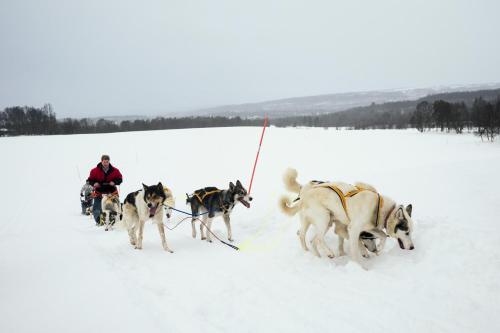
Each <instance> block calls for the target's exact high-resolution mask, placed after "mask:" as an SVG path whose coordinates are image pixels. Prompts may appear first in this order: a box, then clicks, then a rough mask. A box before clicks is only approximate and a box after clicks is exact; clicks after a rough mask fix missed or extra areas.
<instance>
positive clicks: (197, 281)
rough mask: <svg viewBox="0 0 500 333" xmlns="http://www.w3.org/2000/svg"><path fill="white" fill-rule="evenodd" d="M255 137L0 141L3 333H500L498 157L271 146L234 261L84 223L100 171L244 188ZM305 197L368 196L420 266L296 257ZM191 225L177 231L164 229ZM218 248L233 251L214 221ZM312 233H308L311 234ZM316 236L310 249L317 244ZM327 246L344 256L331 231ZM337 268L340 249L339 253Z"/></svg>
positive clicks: (242, 214)
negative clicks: (287, 183)
mask: <svg viewBox="0 0 500 333" xmlns="http://www.w3.org/2000/svg"><path fill="white" fill-rule="evenodd" d="M260 133H261V129H260V128H224V129H195V130H191V129H190V130H175V131H174V130H173V131H154V132H134V133H118V134H100V135H73V136H47V137H16V138H0V156H1V158H2V163H1V164H0V174H1V175H2V185H3V191H1V192H0V207H1V214H2V219H1V222H0V236H1V241H0V253H1V255H0V313H1V319H0V332H5V333H10V332H16V333H17V332H84V333H89V332H108V333H111V332H137V331H139V332H148V333H149V332H162V333H165V332H201V331H203V332H237V333H242V332H320V331H321V332H362V331H364V332H499V331H500V317H499V316H498V314H499V313H500V305H499V303H500V250H499V244H500V242H499V241H500V232H498V228H499V227H500V219H499V216H500V201H499V199H500V196H499V194H498V193H497V191H498V190H497V189H498V188H500V171H499V170H500V142H499V141H497V142H495V143H486V142H484V143H483V142H481V140H480V139H479V138H478V137H475V136H472V135H469V134H466V135H454V134H440V133H426V134H421V133H418V132H416V131H412V130H407V131H396V130H391V131H388V130H386V131H336V130H334V129H330V130H324V129H277V128H269V129H268V130H267V131H266V137H265V139H264V144H263V147H262V151H261V156H260V162H259V165H258V168H257V172H256V176H255V181H254V184H253V189H252V196H253V197H254V200H253V201H252V202H251V204H252V207H251V208H250V209H246V208H245V207H243V206H242V205H238V206H237V207H236V208H235V210H234V212H233V215H232V227H233V237H234V238H235V242H234V244H235V245H238V246H240V247H241V251H235V250H233V249H231V248H229V247H227V246H224V245H223V244H221V243H219V242H217V241H215V242H214V243H212V244H209V243H207V242H202V241H201V240H199V239H196V240H194V239H192V237H191V227H190V224H189V223H185V224H181V225H180V226H179V228H177V229H175V230H173V231H169V230H167V241H168V243H169V246H170V248H171V249H173V250H174V252H175V253H173V254H170V253H167V252H165V251H163V249H162V247H161V245H160V240H159V235H158V232H157V229H156V227H154V226H153V225H151V223H149V222H148V223H147V224H146V228H145V235H144V244H143V246H144V248H143V250H141V251H139V250H134V249H133V248H132V246H131V245H130V244H129V242H128V236H127V234H126V232H125V231H123V230H114V231H112V232H105V231H104V230H103V229H102V228H98V227H96V226H95V225H94V223H93V222H92V221H91V219H90V218H89V217H87V216H82V215H80V203H79V190H80V187H81V185H82V184H83V182H84V180H85V178H86V177H87V176H88V172H89V170H90V169H91V167H93V166H95V165H96V164H97V162H98V160H99V157H100V155H101V154H103V153H107V154H110V155H111V163H112V164H113V165H115V166H116V167H118V168H119V169H120V170H121V171H122V173H123V175H124V182H123V184H122V186H121V188H120V192H121V197H122V199H123V198H124V197H125V195H126V194H127V193H129V192H131V191H134V190H137V189H139V188H140V187H141V183H142V182H144V183H146V184H149V185H150V184H156V183H157V182H158V181H162V182H163V183H164V184H165V185H167V186H169V187H170V188H171V189H172V190H173V191H174V194H175V196H176V200H177V208H179V209H183V210H185V209H187V206H185V202H184V198H185V193H186V192H192V191H193V190H195V189H197V188H200V187H204V186H218V187H220V188H225V187H227V184H228V183H229V181H233V182H234V181H236V180H237V179H240V180H241V181H242V182H243V184H245V185H246V186H248V183H249V180H250V175H251V168H252V166H253V161H254V157H255V153H256V150H257V144H258V139H259V136H260ZM287 167H294V168H296V169H297V170H298V172H299V181H300V182H302V183H303V182H306V181H308V180H311V179H319V180H342V181H346V182H354V181H358V180H360V181H365V182H368V183H371V184H373V185H374V186H375V187H376V188H377V189H378V190H379V191H380V192H381V193H383V194H385V195H388V196H390V197H392V198H393V199H395V200H396V201H397V202H400V203H405V204H407V203H412V204H413V217H414V221H415V223H416V226H415V231H414V238H413V240H414V243H415V247H416V248H415V250H414V251H403V250H400V249H399V247H398V246H397V244H396V242H395V241H394V240H392V239H390V240H388V241H387V245H386V248H385V250H384V253H383V254H382V255H381V256H379V257H372V258H371V259H370V260H369V262H368V265H367V266H368V267H369V270H368V271H365V270H362V269H361V268H360V267H359V266H358V265H357V264H355V263H353V262H352V261H350V260H349V258H348V257H337V258H335V259H327V258H326V257H323V258H316V257H314V256H313V255H312V254H311V253H306V252H304V251H303V250H302V248H301V246H300V244H299V241H298V238H297V236H296V231H297V229H298V218H297V217H295V218H292V219H291V218H288V217H286V216H285V215H283V214H282V213H281V212H280V211H279V210H278V206H277V201H278V197H279V196H280V195H281V194H283V193H285V191H284V187H283V184H282V181H281V177H282V174H283V171H284V170H285V169H286V168H287ZM182 217H183V216H182V215H179V214H175V215H174V216H173V219H172V221H171V222H169V225H172V224H174V223H175V222H176V221H178V220H180V219H181V218H182ZM213 230H214V232H215V233H216V234H217V235H219V236H220V237H221V238H225V236H226V229H225V226H224V223H223V222H222V220H221V219H217V220H215V221H214V224H213ZM311 233H313V230H311V231H310V234H311ZM309 236H311V235H309ZM327 241H328V243H329V244H331V247H332V248H333V249H335V250H336V244H337V239H336V238H335V237H333V233H332V232H331V231H330V232H329V234H328V237H327ZM346 250H348V247H347V246H346Z"/></svg>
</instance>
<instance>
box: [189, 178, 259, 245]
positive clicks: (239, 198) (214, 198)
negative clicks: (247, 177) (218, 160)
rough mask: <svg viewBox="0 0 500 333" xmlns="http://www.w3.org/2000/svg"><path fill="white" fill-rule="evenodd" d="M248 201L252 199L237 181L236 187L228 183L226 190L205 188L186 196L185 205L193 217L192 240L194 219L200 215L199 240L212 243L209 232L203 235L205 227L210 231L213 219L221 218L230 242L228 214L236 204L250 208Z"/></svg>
mask: <svg viewBox="0 0 500 333" xmlns="http://www.w3.org/2000/svg"><path fill="white" fill-rule="evenodd" d="M249 201H252V197H251V196H249V195H248V193H247V190H246V189H245V188H244V187H243V185H241V182H240V181H239V180H238V181H236V185H234V184H233V182H230V183H229V188H228V189H227V190H219V189H218V188H217V187H205V188H202V189H199V190H196V191H194V193H193V195H192V196H189V195H187V199H186V203H187V204H190V205H191V213H192V215H193V218H192V220H191V226H192V229H193V230H192V231H193V232H192V235H193V238H196V228H195V221H196V218H197V217H198V216H200V215H201V216H200V217H201V221H202V223H201V224H200V233H201V239H202V240H204V239H206V240H207V241H209V242H212V237H211V234H210V231H207V232H206V235H205V230H204V229H205V226H206V227H207V228H208V229H210V230H211V227H212V220H213V218H214V217H217V216H222V217H223V219H224V223H225V224H226V228H227V239H228V240H229V241H230V242H232V241H233V236H232V233H231V223H230V214H231V212H232V210H233V208H234V206H235V205H236V204H237V203H238V202H240V203H241V204H243V205H244V206H245V207H247V208H250V203H249Z"/></svg>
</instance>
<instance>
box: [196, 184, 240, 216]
mask: <svg viewBox="0 0 500 333" xmlns="http://www.w3.org/2000/svg"><path fill="white" fill-rule="evenodd" d="M221 192H224V191H223V190H219V189H217V188H213V189H211V190H210V191H207V190H206V189H201V190H197V191H195V192H194V193H193V196H194V197H196V198H197V199H198V201H199V202H200V204H202V205H203V200H205V198H206V197H207V196H209V195H212V194H215V193H221ZM224 197H225V196H224V195H221V196H219V208H220V209H221V211H222V212H223V213H224V214H227V212H228V211H229V210H230V209H231V203H230V202H227V201H226V200H225V198H224Z"/></svg>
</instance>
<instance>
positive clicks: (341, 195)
mask: <svg viewBox="0 0 500 333" xmlns="http://www.w3.org/2000/svg"><path fill="white" fill-rule="evenodd" d="M314 187H325V188H329V189H330V190H332V191H334V192H335V193H337V195H338V196H339V199H340V202H342V207H344V211H345V214H346V216H347V218H348V219H349V220H350V219H351V218H350V217H349V213H348V212H347V202H346V198H350V197H353V196H355V195H356V194H358V193H360V192H363V191H370V192H373V193H375V194H376V195H377V196H378V206H377V219H376V221H375V226H378V221H379V213H380V207H382V205H383V204H384V199H382V196H381V195H380V194H379V193H378V192H376V191H373V190H372V189H369V188H364V187H358V186H354V188H355V189H354V190H352V191H349V192H347V193H346V194H344V192H342V190H341V189H340V188H338V187H337V186H335V185H333V184H331V183H318V184H317V185H315V186H314Z"/></svg>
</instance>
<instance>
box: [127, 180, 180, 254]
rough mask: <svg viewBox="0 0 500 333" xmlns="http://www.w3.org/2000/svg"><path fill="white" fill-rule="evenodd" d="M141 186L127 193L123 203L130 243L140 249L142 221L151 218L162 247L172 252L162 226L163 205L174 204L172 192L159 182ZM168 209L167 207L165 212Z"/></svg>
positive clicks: (171, 205)
mask: <svg viewBox="0 0 500 333" xmlns="http://www.w3.org/2000/svg"><path fill="white" fill-rule="evenodd" d="M142 187H143V188H142V190H139V191H135V192H132V193H129V194H128V195H127V197H126V198H125V201H124V203H123V221H124V224H125V226H126V227H127V230H128V235H129V239H130V244H132V245H133V246H134V247H135V248H136V249H139V250H140V249H142V239H143V231H144V223H145V222H146V220H148V219H152V220H153V223H154V224H156V226H157V227H158V231H159V233H160V238H161V244H162V246H163V249H164V250H165V251H168V252H170V253H173V251H172V250H170V248H169V247H168V245H167V240H166V239H165V229H164V226H163V212H164V211H163V205H164V204H168V206H169V207H173V206H174V202H173V196H172V192H171V191H170V189H168V188H166V187H164V186H163V185H162V183H161V182H160V183H158V184H157V185H152V186H147V185H144V184H142ZM169 210H170V209H167V214H169ZM168 217H169V216H168Z"/></svg>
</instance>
